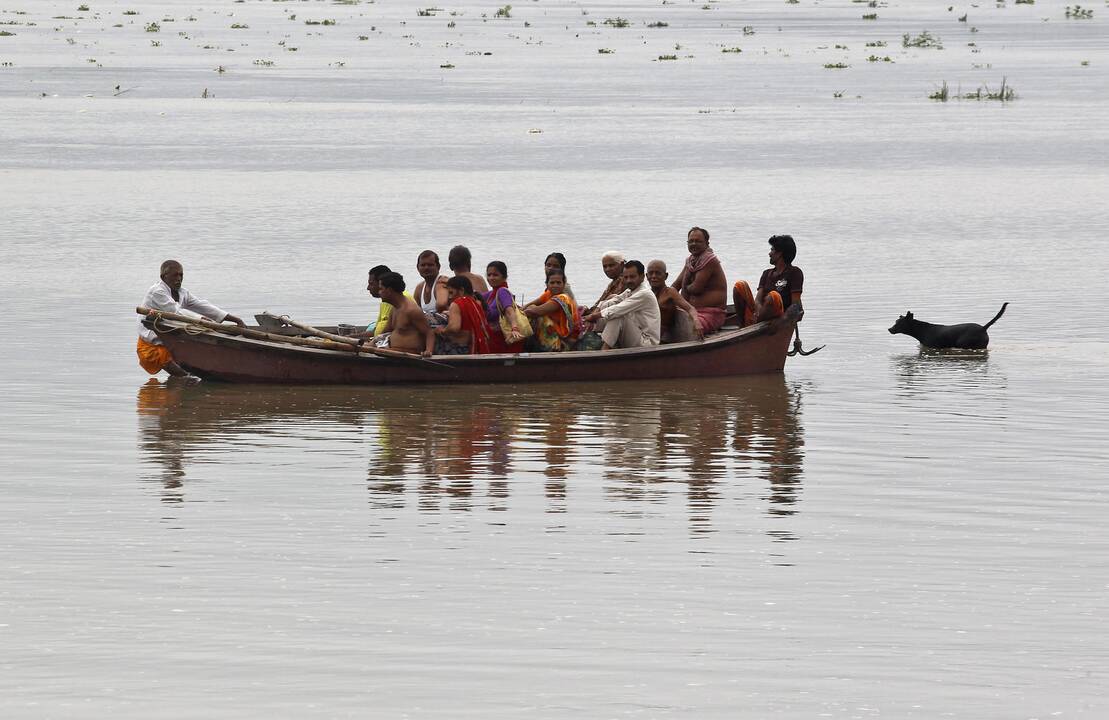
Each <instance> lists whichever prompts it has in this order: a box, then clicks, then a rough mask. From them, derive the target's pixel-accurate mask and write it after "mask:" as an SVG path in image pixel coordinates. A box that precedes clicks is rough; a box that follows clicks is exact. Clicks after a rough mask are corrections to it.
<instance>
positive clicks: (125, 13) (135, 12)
mask: <svg viewBox="0 0 1109 720" xmlns="http://www.w3.org/2000/svg"><path fill="white" fill-rule="evenodd" d="M123 14H124V15H138V14H139V11H138V10H124V11H123Z"/></svg>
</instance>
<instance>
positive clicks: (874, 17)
mask: <svg viewBox="0 0 1109 720" xmlns="http://www.w3.org/2000/svg"><path fill="white" fill-rule="evenodd" d="M877 19H878V13H867V14H865V15H863V20H877Z"/></svg>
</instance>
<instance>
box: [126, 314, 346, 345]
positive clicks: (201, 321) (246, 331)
mask: <svg viewBox="0 0 1109 720" xmlns="http://www.w3.org/2000/svg"><path fill="white" fill-rule="evenodd" d="M135 312H137V313H138V314H139V315H146V316H147V317H150V318H152V319H157V318H159V317H163V318H165V319H167V320H176V321H178V322H184V323H190V324H192V325H200V326H201V327H205V328H208V329H209V330H214V331H216V332H220V333H224V334H225V335H240V336H242V337H248V338H251V339H254V340H268V341H270V342H279V343H287V344H290V345H301V346H304V347H314V348H320V349H323V350H344V351H347V352H351V351H356V350H357V348H355V347H352V346H351V345H348V344H346V343H336V342H332V341H330V340H326V339H323V338H302V337H296V336H293V335H274V334H273V333H268V332H262V331H261V330H251V329H250V328H243V327H239V326H238V325H231V324H227V323H218V322H214V321H212V320H209V319H208V318H195V317H190V316H188V315H180V314H178V313H173V312H169V311H167V310H153V309H151V308H148V307H143V306H141V305H140V306H139V307H137V308H135Z"/></svg>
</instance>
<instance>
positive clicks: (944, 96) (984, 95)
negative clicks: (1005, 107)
mask: <svg viewBox="0 0 1109 720" xmlns="http://www.w3.org/2000/svg"><path fill="white" fill-rule="evenodd" d="M952 97H954V98H955V99H957V100H998V101H1000V102H1010V101H1012V100H1016V99H1017V97H1019V96H1018V95H1017V93H1016V91H1015V90H1014V89H1013V86H1012V85H1009V82H1008V79H1007V78H1002V79H1001V87H999V88H998V89H997V90H991V89H990V86H989V85H986V84H983V85H980V86H979V87H978V89H977V90H975V91H974V92H969V93H961V94H960V93H956V94H955V95H952V94H951V91H950V88H948V86H947V81H946V80H944V82H943V84H942V85H941V86H940V88H939V89H938V90H936V91H935V92H933V93H932V94H930V95H929V96H928V99H929V100H938V101H940V102H947V101H948V100H949V99H951V98H952Z"/></svg>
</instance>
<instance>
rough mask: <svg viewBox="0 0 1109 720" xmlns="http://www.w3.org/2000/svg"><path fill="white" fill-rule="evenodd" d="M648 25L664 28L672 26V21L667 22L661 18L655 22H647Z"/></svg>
mask: <svg viewBox="0 0 1109 720" xmlns="http://www.w3.org/2000/svg"><path fill="white" fill-rule="evenodd" d="M647 27H649V28H664V27H670V23H665V22H662V21H661V20H659V21H657V22H653V23H647Z"/></svg>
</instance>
